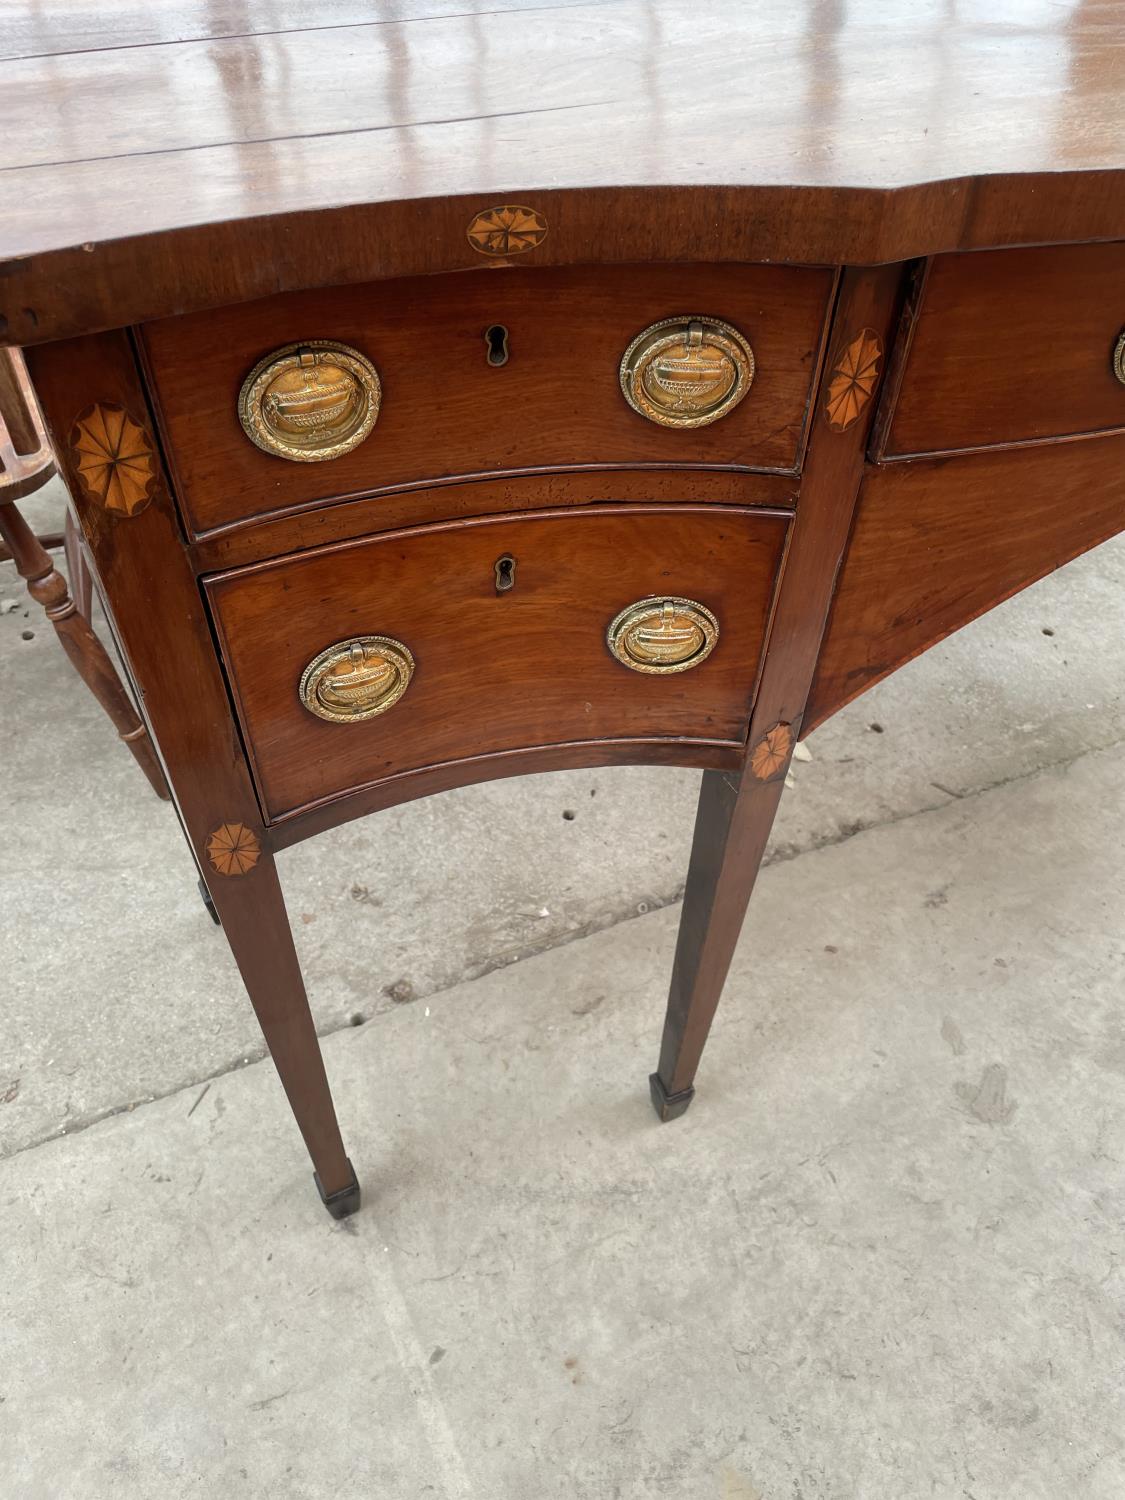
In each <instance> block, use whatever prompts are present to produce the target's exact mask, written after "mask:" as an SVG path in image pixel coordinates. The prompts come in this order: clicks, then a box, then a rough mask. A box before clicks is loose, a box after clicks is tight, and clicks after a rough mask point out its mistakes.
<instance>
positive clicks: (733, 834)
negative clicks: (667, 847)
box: [649, 769, 784, 1120]
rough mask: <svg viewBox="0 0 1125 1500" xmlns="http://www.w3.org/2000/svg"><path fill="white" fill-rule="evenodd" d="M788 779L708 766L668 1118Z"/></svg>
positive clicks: (684, 939)
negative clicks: (758, 776) (768, 778)
mask: <svg viewBox="0 0 1125 1500" xmlns="http://www.w3.org/2000/svg"><path fill="white" fill-rule="evenodd" d="M783 785H784V782H783V781H782V780H780V779H778V780H773V781H766V782H763V781H759V780H758V779H757V778H756V777H755V776H754V775H753V774H752V772H751V771H750V770H749V769H748V770H746V771H744V772H743V773H742V775H741V777H740V776H739V773H738V772H737V771H704V773H703V784H702V787H701V788H700V793H699V810H698V812H697V814H696V820H695V838H694V841H693V843H692V850H691V863H690V865H689V867H688V878H687V886H686V888H685V890H684V906H683V914H682V916H681V918H680V931H679V936H678V938H677V940H676V957H675V960H674V962H673V965H672V985H671V989H670V991H669V995H668V1013H667V1017H666V1019H665V1022H664V1036H663V1040H662V1042H661V1046H660V1062H659V1065H658V1067H657V1071H656V1072H655V1073H653V1074H652V1076H651V1078H650V1079H649V1087H650V1088H651V1090H652V1102H653V1104H654V1106H655V1108H656V1112H657V1114H658V1115H659V1116H660V1118H661V1119H662V1120H674V1119H676V1118H677V1116H679V1115H682V1114H683V1113H684V1111H685V1110H686V1109H687V1107H688V1105H689V1104H690V1103H691V1101H692V1098H693V1096H694V1094H695V1088H694V1080H695V1072H696V1069H697V1068H698V1067H699V1060H700V1058H701V1057H702V1055H703V1048H704V1045H705V1043H706V1041H707V1034H708V1032H709V1031H710V1030H711V1022H712V1020H713V1019H714V1016H715V1010H716V1008H717V1006H718V1004H719V996H720V995H721V994H722V990H723V984H724V982H725V981H726V977H727V971H728V969H729V968H730V964H731V959H732V958H733V957H734V950H735V946H736V944H737V943H738V935H739V933H740V932H741V930H742V923H743V919H744V918H745V916H746V907H747V905H748V903H749V901H750V895H751V892H752V891H753V889H754V882H755V880H756V879H757V877H758V868H759V866H760V865H761V862H762V855H763V854H764V853H765V849H766V843H767V841H768V839H769V836H770V829H771V828H772V826H773V820H774V814H775V813H776V812H777V805H778V802H779V801H780V800H781V792H782V787H783Z"/></svg>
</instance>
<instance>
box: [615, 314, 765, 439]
mask: <svg viewBox="0 0 1125 1500" xmlns="http://www.w3.org/2000/svg"><path fill="white" fill-rule="evenodd" d="M620 376H621V389H622V391H623V392H624V394H625V399H626V401H628V403H629V405H630V406H631V407H632V408H633V410H634V411H636V412H639V413H640V414H641V416H642V417H647V418H648V419H649V421H650V422H656V423H658V424H659V425H660V426H661V427H705V426H706V425H707V424H708V423H709V422H717V421H718V420H719V418H720V417H725V416H726V414H727V413H728V412H729V411H732V410H733V409H734V407H736V406H737V405H738V403H739V402H740V401H741V400H742V399H743V397H744V396H745V395H746V393H747V392H748V391H749V389H750V384H751V382H752V381H753V379H754V351H753V350H752V349H751V347H750V345H749V344H748V343H747V342H746V340H745V339H744V338H743V336H742V335H741V334H740V333H739V331H738V329H737V328H733V327H732V326H731V325H730V324H729V323H723V322H720V320H719V319H718V318H665V319H663V321H662V322H659V323H653V324H652V325H651V326H650V327H648V328H646V329H644V330H643V331H642V332H641V333H639V334H638V335H637V337H636V338H635V339H634V340H633V341H632V343H631V344H630V345H629V347H628V349H626V351H625V354H624V356H623V358H622V360H621V369H620Z"/></svg>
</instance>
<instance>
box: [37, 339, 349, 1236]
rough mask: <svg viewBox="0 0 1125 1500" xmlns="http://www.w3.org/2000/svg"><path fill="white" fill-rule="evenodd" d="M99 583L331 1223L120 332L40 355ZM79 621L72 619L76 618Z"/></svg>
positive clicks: (251, 860) (307, 1017)
mask: <svg viewBox="0 0 1125 1500" xmlns="http://www.w3.org/2000/svg"><path fill="white" fill-rule="evenodd" d="M31 364H32V375H33V378H34V380H35V383H36V388H37V390H38V392H39V395H40V398H41V401H42V405H43V410H44V413H45V414H46V417H47V420H48V422H49V424H50V427H51V429H52V432H53V435H54V439H55V451H56V453H57V454H58V456H59V462H60V467H61V469H62V472H63V474H64V476H65V477H66V479H67V480H68V482H69V485H70V489H71V494H72V496H73V498H74V504H75V512H76V515H77V519H78V521H79V523H80V525H81V527H82V533H83V537H84V538H85V545H86V547H87V548H88V549H89V555H90V558H91V560H92V563H93V567H94V572H95V575H96V576H97V577H98V579H99V580H100V581H101V584H102V585H103V593H104V595H105V597H106V599H107V602H108V604H109V605H110V606H111V607H112V620H113V625H114V630H115V634H116V637H117V639H118V640H119V642H120V644H121V648H122V651H123V654H124V656H125V659H126V661H127V662H128V663H129V664H130V665H131V668H132V671H133V674H134V676H135V678H136V680H137V681H139V682H141V683H143V684H144V692H143V698H142V705H143V709H144V713H145V716H146V718H147V719H148V722H149V723H150V724H151V725H152V728H153V732H154V734H155V737H156V740H157V742H158V743H159V745H160V748H161V754H162V758H163V762H164V764H165V766H166V767H167V770H168V783H169V787H170V790H171V793H172V800H173V802H174V804H175V807H176V811H177V813H178V815H179V818H180V822H181V824H182V825H183V828H184V831H185V833H186V834H187V837H188V839H189V841H190V843H191V847H192V852H193V854H194V857H195V864H196V865H197V866H198V868H199V870H200V871H201V872H202V874H203V879H204V881H205V882H206V887H207V890H208V891H209V892H210V895H211V899H212V902H213V903H214V908H215V911H216V913H217V914H218V917H219V920H220V921H221V922H222V926H223V931H224V934H225V936H226V939H227V941H228V942H229V944H230V947H231V952H232V953H233V955H234V959H235V962H236V963H237V965H238V968H239V971H240V972H241V974H242V978H243V980H244V981H245V984H246V989H247V991H248V992H249V996H250V1000H251V1003H252V1005H253V1007H254V1010H255V1012H256V1014H257V1017H258V1020H259V1021H260V1023H261V1027H262V1031H263V1033H264V1035H265V1040H266V1045H267V1046H268V1047H269V1050H270V1054H271V1056H272V1057H273V1060H274V1063H275V1065H276V1068H277V1072H278V1074H279V1076H280V1079H281V1083H282V1086H283V1087H284V1089H285V1093H286V1095H287V1097H288V1099H289V1103H290V1105H291V1106H292V1109H293V1114H294V1116H295V1117H296V1122H297V1126H298V1128H299V1129H300V1132H301V1135H302V1136H303V1137H304V1141H305V1145H306V1146H307V1147H308V1151H309V1155H310V1156H311V1157H312V1163H313V1167H314V1169H315V1174H316V1185H317V1188H318V1189H319V1191H320V1196H321V1198H322V1200H323V1202H324V1205H325V1207H326V1208H327V1209H328V1211H329V1213H330V1214H332V1215H333V1216H334V1217H335V1218H343V1217H344V1216H345V1215H346V1214H349V1213H354V1212H355V1210H356V1209H357V1208H358V1207H359V1186H358V1184H357V1182H356V1177H355V1173H354V1172H353V1171H352V1166H351V1163H350V1162H349V1160H348V1158H347V1155H346V1153H345V1151H344V1146H343V1142H342V1140H341V1138H340V1129H339V1126H338V1124H337V1121H336V1111H335V1108H334V1107H333V1103H332V1096H331V1094H330V1092H329V1088H328V1079H327V1076H326V1074H325V1069H324V1062H323V1059H322V1057H321V1054H320V1044H319V1042H318V1040H317V1035H316V1028H315V1025H314V1023H313V1018H312V1015H311V1013H310V1011H309V1002H308V998H307V996H306V994H305V986H304V982H303V980H302V978H301V971H300V967H299V965H298V962H297V954H296V950H295V948H294V945H293V934H292V932H291V930H290V927H289V918H288V915H287V913H286V910H285V902H284V899H283V897H282V893H281V886H280V883H279V881H278V878H277V870H276V868H275V866H274V860H273V847H272V844H271V830H270V829H269V827H268V826H267V825H266V824H265V822H264V821H263V818H262V812H261V807H260V804H259V802H258V799H257V796H256V794H255V791H254V786H253V782H252V780H251V776H250V771H249V767H248V765H247V762H246V757H245V753H244V751H243V749H242V745H241V741H240V739H239V735H238V730H237V727H236V725H235V723H234V719H233V716H232V713H231V706H230V700H229V698H228V696H227V691H226V686H225V684H224V681H223V676H222V671H221V669H220V666H219V662H218V659H217V657H216V655H215V650H214V645H213V643H212V639H211V634H210V627H209V624H208V620H207V615H206V611H205V608H204V605H203V600H202V598H201V595H200V589H199V584H198V582H197V579H196V575H195V571H194V567H193V563H192V558H191V556H190V553H189V551H188V549H187V547H186V545H185V544H184V542H183V540H182V538H181V536H180V532H179V527H178V524H177V520H176V513H175V507H174V505H173V501H172V495H171V492H170V490H169V488H168V483H167V477H166V474H165V471H164V469H163V466H162V464H161V461H160V455H159V450H158V447H157V444H156V441H155V438H154V436H153V432H152V426H151V418H150V416H149V412H148V407H147V403H146V401H145V395H144V391H143V389H142V387H141V382H140V376H139V372H138V369H137V366H136V362H135V360H134V357H133V352H132V348H131V346H130V344H129V340H128V338H127V336H126V335H125V334H124V333H120V332H117V333H105V334H98V335H96V336H93V337H90V338H84V339H75V340H72V341H71V342H69V343H65V344H47V345H44V346H42V347H40V348H37V349H35V350H34V351H33V352H32V360H31ZM72 618H73V619H75V620H78V619H79V616H78V614H77V611H75V612H74V614H73V616H72Z"/></svg>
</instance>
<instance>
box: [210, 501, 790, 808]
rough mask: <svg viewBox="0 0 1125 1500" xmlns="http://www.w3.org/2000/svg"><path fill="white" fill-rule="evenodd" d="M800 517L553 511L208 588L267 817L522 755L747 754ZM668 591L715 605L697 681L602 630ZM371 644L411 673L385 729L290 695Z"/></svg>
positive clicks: (304, 559)
mask: <svg viewBox="0 0 1125 1500" xmlns="http://www.w3.org/2000/svg"><path fill="white" fill-rule="evenodd" d="M788 524H789V518H788V516H786V515H783V514H776V513H773V514H771V513H767V512H762V511H744V510H735V509H726V508H719V507H713V508H708V509H699V508H695V507H691V506H677V507H668V508H661V509H656V508H648V507H642V506H636V507H631V508H629V509H622V508H615V507H598V508H593V509H588V510H584V511H582V512H581V513H580V514H575V513H572V512H562V513H559V512H550V511H546V512H536V513H534V514H532V515H530V516H528V517H526V518H522V519H515V520H510V519H507V518H497V519H494V520H490V521H484V522H476V523H472V524H454V525H443V526H436V527H429V528H424V529H421V530H418V531H414V532H396V533H393V534H391V535H389V536H387V537H384V538H379V539H375V540H370V541H366V542H361V543H355V544H352V545H349V546H343V547H332V548H327V549H325V550H324V551H321V552H317V553H313V554H311V555H308V556H301V557H296V558H285V559H282V560H281V561H279V562H274V563H266V564H262V565H260V566H257V567H252V568H248V569H244V570H241V571H238V572H236V573H233V574H230V575H226V576H223V577H218V578H212V579H210V580H208V583H207V594H208V598H209V600H210V602H211V607H212V610H213V613H214V617H215V623H216V626H217V628H218V631H219V637H220V641H221V645H222V650H223V654H224V657H225V659H226V662H227V666H228V670H229V673H230V678H231V685H232V689H233V692H234V695H235V699H236V702H237V704H238V710H239V718H240V722H241V724H242V726H243V730H244V733H245V737H246V743H247V747H248V750H249V754H250V757H251V760H252V763H253V765H254V767H255V774H256V778H257V781H258V785H259V787H260V789H261V792H262V797H263V801H264V804H265V806H266V808H267V810H268V812H269V814H270V816H271V817H274V816H279V815H284V814H286V813H290V812H293V811H294V810H297V809H299V808H301V807H302V806H304V805H306V804H310V803H314V802H319V801H323V800H324V799H326V798H329V797H332V796H336V795H339V794H341V793H345V792H348V791H351V790H354V789H358V788H360V787H362V786H364V785H365V784H367V783H373V782H378V781H382V780H384V779H386V778H389V777H392V776H394V775H396V774H398V773H401V772H403V771H410V770H415V769H418V768H421V767H424V766H427V765H434V764H439V763H441V762H442V761H445V760H457V759H461V758H463V757H465V756H469V755H489V754H495V753H496V752H499V751H509V750H515V749H519V748H522V747H524V746H534V745H545V744H550V743H553V742H557V741H564V742H572V743H573V742H578V741H582V740H591V741H602V740H607V739H612V738H622V739H630V740H637V739H638V738H641V737H646V736H647V737H652V738H655V739H680V740H684V739H697V740H701V741H704V742H710V743H715V742H718V743H724V742H725V743H727V744H736V743H741V742H742V740H743V739H744V737H745V733H746V724H747V720H748V717H749V711H750V704H751V702H752V701H753V694H754V685H755V682H756V680H757V674H758V662H759V658H760V655H761V649H762V644H763V641H764V636H765V626H766V620H767V617H768V614H769V609H770V603H771V600H772V597H773V584H774V578H775V575H776V573H777V568H778V564H779V562H780V558H781V552H782V547H783V546H784V542H785V535H786V531H787V528H788ZM502 556H511V557H513V558H514V559H515V560H516V572H515V585H514V587H513V588H512V589H511V590H510V591H509V592H505V593H498V592H497V590H496V583H495V563H496V560H497V559H498V558H500V557H502ZM661 594H670V595H680V596H686V597H687V598H689V599H693V600H698V601H699V602H700V603H701V604H704V605H706V606H707V608H709V609H710V610H711V611H712V612H713V613H714V614H715V615H717V617H718V619H719V622H720V637H719V642H718V645H717V646H716V647H715V649H714V651H713V652H712V654H711V655H710V656H709V657H708V658H707V659H706V660H705V661H703V662H701V663H700V664H699V665H698V666H694V667H692V668H691V669H690V670H688V671H683V672H676V673H673V674H669V675H662V674H661V675H653V674H647V673H639V672H635V671H631V670H629V669H628V668H627V667H624V666H622V665H621V663H620V662H618V661H616V660H615V659H614V658H613V656H612V655H611V654H610V652H609V650H608V648H607V646H606V630H607V628H608V626H609V624H610V622H611V621H612V620H613V618H614V617H615V616H616V615H617V613H618V612H619V611H620V610H621V609H623V608H624V607H625V606H626V605H629V604H632V603H633V602H634V601H635V600H638V599H643V598H646V597H648V596H650V595H661ZM361 635H381V636H389V637H392V638H393V639H394V640H396V641H401V642H402V643H403V644H404V645H406V646H407V647H408V648H409V650H410V651H411V652H412V654H413V656H414V659H415V663H416V669H415V674H414V678H413V680H412V682H411V683H410V685H409V687H408V688H407V689H406V692H405V694H404V696H403V697H402V698H401V699H400V700H399V702H398V703H396V704H395V705H394V706H393V707H392V708H391V709H389V710H388V711H387V712H386V713H385V714H382V715H381V716H380V717H378V718H374V719H371V720H368V721H366V722H361V723H354V724H338V723H329V722H326V721H324V720H323V719H319V718H316V717H315V716H314V715H312V714H310V713H309V712H308V711H307V710H306V709H305V708H304V707H303V705H302V704H301V702H300V700H299V698H298V694H297V685H298V682H299V679H300V677H301V673H302V671H303V669H304V667H305V666H306V664H307V663H308V662H309V661H310V660H311V659H312V658H313V657H315V656H316V655H317V653H318V652H320V651H321V650H323V649H324V648H325V647H327V646H330V645H332V644H333V643H334V642H336V641H341V640H345V639H347V638H349V637H352V636H361Z"/></svg>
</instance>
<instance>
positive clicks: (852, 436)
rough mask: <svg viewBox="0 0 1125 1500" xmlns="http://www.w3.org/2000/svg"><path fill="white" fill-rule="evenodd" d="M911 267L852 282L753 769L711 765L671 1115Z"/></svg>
mask: <svg viewBox="0 0 1125 1500" xmlns="http://www.w3.org/2000/svg"><path fill="white" fill-rule="evenodd" d="M901 274H902V272H901V267H898V266H876V267H853V268H849V269H848V270H846V271H845V272H844V274H843V276H842V278H841V281H840V292H839V297H838V300H837V304H836V310H835V314H834V317H833V325H832V333H831V337H830V339H829V346H828V358H827V360H826V362H825V367H824V372H823V375H822V377H821V380H820V382H819V386H818V389H817V391H816V392H815V393H814V397H813V408H812V414H811V419H810V437H809V444H808V452H807V456H806V462H805V470H804V477H803V479H802V482H801V489H800V495H799V498H798V501H797V512H796V517H795V520H794V522H793V528H792V535H791V538H790V542H789V548H788V552H787V555H786V558H785V562H784V564H783V567H782V573H781V578H780V580H779V584H778V594H777V603H776V607H775V610H774V618H773V623H772V626H771V629H770V635H769V640H768V642H767V646H766V657H765V663H764V665H763V668H762V679H761V684H760V686H759V689H758V695H757V698H756V700H755V703H754V711H753V714H752V717H751V721H750V730H749V735H748V737H747V750H746V757H745V760H744V763H743V767H742V770H741V772H722V771H705V772H704V775H703V784H702V788H701V790H700V796H699V810H698V813H697V815H696V823H695V838H694V842H693V845H692V853H691V863H690V865H689V868H688V879H687V886H686V888H685V891H684V906H683V914H682V916H681V919H680V931H679V937H678V939H677V943H676V956H675V959H674V961H673V966H672V983H671V989H670V992H669V996H668V1010H667V1015H666V1018H665V1022H664V1035H663V1040H662V1042H661V1048H660V1061H659V1063H658V1065H657V1071H656V1072H655V1073H654V1074H652V1076H651V1078H650V1080H649V1085H650V1088H651V1091H652V1101H653V1104H654V1106H655V1108H656V1112H657V1114H658V1115H659V1116H660V1118H661V1119H662V1120H674V1119H676V1118H677V1116H679V1115H682V1114H683V1113H684V1111H685V1110H686V1109H687V1107H688V1105H689V1104H690V1103H691V1101H692V1098H693V1096H694V1092H695V1087H694V1082H695V1073H696V1069H697V1068H698V1066H699V1061H700V1058H701V1056H702V1054H703V1048H704V1045H705V1043H706V1041H707V1035H708V1032H709V1031H710V1029H711V1022H712V1020H713V1019H714V1016H715V1011H716V1009H717V1007H718V1003H719V997H720V994H721V993H722V988H723V984H724V982H725V980H726V977H727V972H728V970H729V968H730V964H731V960H732V959H733V957H734V951H735V947H736V945H737V943H738V937H739V933H740V931H741V929H742V923H743V919H744V917H745V915H746V907H747V904H748V902H749V900H750V895H751V892H752V891H753V889H754V882H755V880H756V879H757V875H758V868H759V866H760V864H761V861H762V856H763V854H764V853H765V848H766V843H767V841H768V839H769V834H770V829H771V827H772V826H773V820H774V814H775V813H776V812H777V806H778V803H779V801H780V800H781V792H782V788H783V786H784V784H785V774H786V772H787V770H788V768H789V762H790V758H791V756H792V753H793V746H794V744H795V742H796V739H797V736H798V735H799V733H800V725H801V718H802V715H803V714H804V709H805V703H806V701H807V699H808V695H809V689H810V687H811V685H812V679H813V673H814V671H815V668H816V660H817V656H818V653H819V651H820V643H821V639H822V637H823V635H824V629H825V625H826V623H827V619H828V610H829V606H830V605H831V602H832V593H833V589H834V587H835V581H836V575H837V572H838V570H839V567H840V563H841V560H842V558H843V555H844V551H845V549H846V547H847V541H848V534H849V532H850V529H851V523H852V516H853V513H854V511H855V506H856V501H857V499H858V496H859V488H860V483H861V480H862V477H863V463H864V453H865V451H866V446H867V437H868V433H869V431H870V427H871V421H872V417H873V415H874V409H875V405H876V402H875V396H876V389H877V386H878V382H879V379H880V377H881V375H882V373H883V369H884V367H885V364H886V358H885V356H886V350H887V345H888V341H889V338H890V335H891V330H892V325H893V320H894V315H895V311H896V308H897V304H898V300H899V289H900V282H901Z"/></svg>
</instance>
